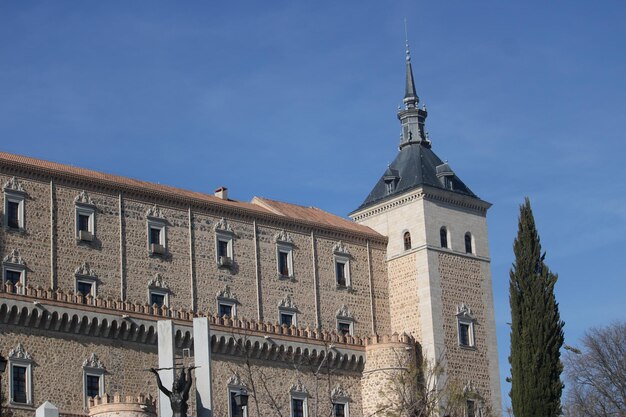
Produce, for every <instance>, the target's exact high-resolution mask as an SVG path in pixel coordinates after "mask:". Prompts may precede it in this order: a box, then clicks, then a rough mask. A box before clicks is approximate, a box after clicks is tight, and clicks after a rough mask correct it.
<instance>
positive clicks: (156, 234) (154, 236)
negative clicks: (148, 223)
mask: <svg viewBox="0 0 626 417" xmlns="http://www.w3.org/2000/svg"><path fill="white" fill-rule="evenodd" d="M150 244H151V245H160V244H161V229H160V228H157V227H151V228H150Z"/></svg>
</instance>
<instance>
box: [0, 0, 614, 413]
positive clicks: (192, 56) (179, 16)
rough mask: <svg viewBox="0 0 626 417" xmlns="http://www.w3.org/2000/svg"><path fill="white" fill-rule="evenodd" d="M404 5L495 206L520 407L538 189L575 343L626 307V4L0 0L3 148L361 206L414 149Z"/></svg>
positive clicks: (499, 288) (442, 151)
mask: <svg viewBox="0 0 626 417" xmlns="http://www.w3.org/2000/svg"><path fill="white" fill-rule="evenodd" d="M227 3H228V4H227ZM405 17H406V19H407V21H408V26H409V30H408V32H409V39H410V42H411V48H412V56H413V65H414V71H415V78H416V84H417V90H418V94H419V95H420V97H421V99H422V102H423V103H426V105H427V106H428V109H429V117H428V120H427V130H428V131H429V132H430V137H431V139H432V141H433V149H434V151H435V152H436V153H437V154H438V155H439V156H440V157H441V158H443V159H447V160H448V161H449V163H450V164H451V166H452V168H453V169H454V170H455V171H456V173H457V174H458V175H459V176H460V177H461V178H462V179H463V181H464V182H465V183H466V184H468V185H469V186H470V188H472V190H473V191H474V192H476V193H477V194H478V195H480V196H481V198H483V199H485V200H487V201H489V202H491V203H493V204H494V206H493V208H492V209H491V210H490V212H489V216H488V222H489V230H490V246H491V256H492V272H493V281H494V293H495V303H496V314H497V326H498V343H499V351H500V368H501V375H502V382H503V398H504V400H505V402H506V403H508V387H507V386H506V384H505V383H504V378H505V376H506V375H508V373H509V366H508V362H507V355H508V351H509V345H508V326H507V325H506V322H508V321H510V314H509V308H508V271H509V268H510V265H511V263H512V262H513V253H512V241H513V238H514V237H515V234H516V230H517V214H518V206H519V204H520V203H521V202H522V201H523V198H524V196H529V197H530V198H531V201H532V204H533V209H534V212H535V217H536V220H537V224H538V227H539V231H540V234H541V237H542V243H543V246H544V249H545V250H546V251H547V258H546V259H547V263H548V264H549V266H550V267H551V268H552V269H553V270H554V271H555V272H557V273H558V274H559V277H560V278H559V282H558V286H557V299H558V301H559V302H560V308H561V314H562V318H563V319H564V320H565V322H566V327H565V334H566V343H570V344H575V343H576V341H577V339H578V338H579V337H580V336H581V335H582V333H583V332H584V330H585V329H587V328H588V327H590V326H598V325H603V324H606V323H608V322H609V321H611V320H615V319H618V318H621V319H624V318H625V314H624V310H623V307H622V304H623V300H624V294H626V284H625V281H626V280H625V279H624V273H623V270H622V269H623V264H622V258H623V256H624V255H623V253H624V249H625V248H626V234H625V233H624V231H625V230H626V170H625V169H624V164H625V163H626V158H625V156H626V144H625V143H626V140H625V135H624V127H623V126H622V124H623V122H624V120H625V118H624V114H623V112H624V109H626V88H625V87H626V85H625V84H626V82H625V76H624V74H626V53H625V52H624V51H626V25H624V24H623V21H624V19H625V18H626V5H625V4H624V3H623V2H620V1H603V2H588V1H552V2H543V1H524V2H502V1H496V0H493V1H477V2H467V1H447V2H432V1H430V2H426V1H397V2H375V1H358V2H357V1H340V2H337V1H331V2H325V1H317V2H300V1H272V2H243V1H242V2H204V1H203V2H200V1H187V2H184V3H181V2H164V1H151V2H126V1H123V2H122V1H118V2H116V1H107V2H87V1H82V2H78V1H74V2H70V1H55V2H52V1H47V2H45V1H41V2H35V1H3V2H1V3H0V138H2V139H1V142H0V149H2V150H3V151H8V152H15V153H20V154H26V155H29V156H34V157H39V158H44V159H48V160H52V161H57V162H62V163H67V164H72V165H76V166H82V167H87V168H92V169H97V170H101V171H105V172H110V173H115V174H120V175H124V176H130V177H135V178H139V179H143V180H148V181H154V182H161V183H164V184H170V185H174V186H180V187H183V188H188V189H192V190H197V191H205V192H212V191H213V190H214V189H215V188H217V187H218V186H220V185H226V186H228V187H229V189H230V193H231V196H232V197H233V198H235V199H240V200H249V199H250V198H252V196H254V195H259V196H265V197H269V198H275V199H279V200H283V201H288V202H292V203H297V204H303V205H314V206H317V207H320V208H322V209H325V210H328V211H330V212H333V213H336V214H340V215H345V214H347V213H348V212H350V211H352V210H353V209H355V208H356V207H357V206H358V205H359V204H360V203H361V202H362V200H363V199H364V198H365V197H366V196H367V194H368V193H369V191H370V189H371V187H372V186H373V185H374V184H375V182H376V180H377V179H378V177H379V176H380V175H381V174H382V172H383V171H384V169H385V167H386V164H387V163H388V162H390V161H392V160H393V158H394V156H395V153H396V152H397V145H398V139H399V133H400V129H399V124H398V121H397V120H396V111H397V110H396V109H397V106H398V105H399V104H400V103H401V100H402V95H403V82H404V28H403V19H404V18H405Z"/></svg>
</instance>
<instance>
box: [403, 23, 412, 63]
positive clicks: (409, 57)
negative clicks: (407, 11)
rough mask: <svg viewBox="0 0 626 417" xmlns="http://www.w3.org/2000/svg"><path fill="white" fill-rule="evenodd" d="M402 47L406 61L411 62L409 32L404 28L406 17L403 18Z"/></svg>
mask: <svg viewBox="0 0 626 417" xmlns="http://www.w3.org/2000/svg"><path fill="white" fill-rule="evenodd" d="M404 45H405V46H406V60H407V62H411V50H410V48H409V31H408V30H407V28H406V17H405V18H404Z"/></svg>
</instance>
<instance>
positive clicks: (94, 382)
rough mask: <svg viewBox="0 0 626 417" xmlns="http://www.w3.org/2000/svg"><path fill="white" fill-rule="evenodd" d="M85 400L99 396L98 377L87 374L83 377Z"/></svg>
mask: <svg viewBox="0 0 626 417" xmlns="http://www.w3.org/2000/svg"><path fill="white" fill-rule="evenodd" d="M85 385H86V386H85V391H86V393H87V398H92V397H98V396H100V375H90V374H87V375H86V377H85Z"/></svg>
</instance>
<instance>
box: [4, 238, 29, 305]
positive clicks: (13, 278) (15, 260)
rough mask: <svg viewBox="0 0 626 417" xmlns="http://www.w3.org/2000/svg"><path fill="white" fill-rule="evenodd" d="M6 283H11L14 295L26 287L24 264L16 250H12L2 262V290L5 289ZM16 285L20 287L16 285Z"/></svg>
mask: <svg viewBox="0 0 626 417" xmlns="http://www.w3.org/2000/svg"><path fill="white" fill-rule="evenodd" d="M7 282H11V283H13V292H14V293H16V294H17V293H20V292H21V291H23V289H24V287H25V286H26V262H24V260H23V259H22V257H21V256H20V253H19V251H18V250H17V249H13V250H12V251H11V253H10V254H9V255H7V256H5V257H4V259H3V261H2V287H3V288H6V283H7ZM18 283H19V284H20V286H18V285H17V284H18Z"/></svg>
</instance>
